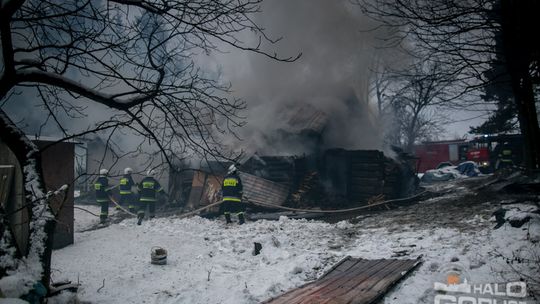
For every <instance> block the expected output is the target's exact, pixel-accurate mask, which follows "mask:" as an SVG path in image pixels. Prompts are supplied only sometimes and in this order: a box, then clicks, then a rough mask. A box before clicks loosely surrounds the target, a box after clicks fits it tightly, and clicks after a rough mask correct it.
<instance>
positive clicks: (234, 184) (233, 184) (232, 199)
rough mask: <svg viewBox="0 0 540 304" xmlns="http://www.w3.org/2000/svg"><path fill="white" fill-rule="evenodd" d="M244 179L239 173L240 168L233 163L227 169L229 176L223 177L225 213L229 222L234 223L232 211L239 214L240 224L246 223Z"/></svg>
mask: <svg viewBox="0 0 540 304" xmlns="http://www.w3.org/2000/svg"><path fill="white" fill-rule="evenodd" d="M242 191H243V187H242V180H240V176H239V175H238V169H236V166H235V165H234V164H233V165H231V166H230V167H229V170H228V171H227V176H225V178H224V179H223V187H222V192H223V214H224V215H225V220H226V222H227V224H230V223H232V221H231V213H235V214H236V215H237V216H238V224H240V225H242V224H244V223H245V218H244V212H245V209H246V207H245V204H243V203H242Z"/></svg>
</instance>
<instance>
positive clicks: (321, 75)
mask: <svg viewBox="0 0 540 304" xmlns="http://www.w3.org/2000/svg"><path fill="white" fill-rule="evenodd" d="M262 11H263V13H261V14H260V15H259V16H258V19H257V22H258V23H259V24H261V25H262V26H263V27H264V28H265V29H266V32H267V33H268V34H269V36H271V37H281V36H283V39H282V40H281V41H279V42H278V43H277V44H276V45H266V46H265V48H266V49H273V48H277V53H278V54H279V55H281V56H294V55H296V54H298V53H300V52H301V53H302V57H301V58H300V59H299V60H298V61H296V62H293V63H282V62H280V63H276V61H273V60H271V59H268V58H266V57H263V56H260V55H258V54H249V53H246V52H243V53H240V52H235V53H231V54H224V55H223V56H221V57H220V58H219V60H218V64H220V65H221V68H222V71H221V72H222V74H221V75H222V77H223V79H224V80H226V81H230V82H231V83H232V85H233V90H234V94H235V95H236V96H238V97H240V98H242V99H244V100H245V101H246V102H247V106H248V110H247V125H246V127H244V128H243V129H241V130H239V132H238V133H239V136H240V137H241V138H242V141H240V142H238V141H236V140H234V139H231V140H230V141H229V144H230V145H231V147H232V148H233V149H238V148H242V149H244V150H246V151H248V152H259V153H261V154H267V155H272V154H273V155H279V154H281V155H283V154H290V153H293V154H298V153H309V152H313V151H312V149H313V147H310V146H308V145H304V143H303V142H301V141H298V138H294V137H293V138H291V137H285V136H282V135H283V134H284V133H283V132H282V131H283V130H285V131H287V130H290V126H289V125H288V121H289V120H290V118H291V117H292V116H293V115H294V114H295V113H296V111H298V109H303V108H305V107H304V106H305V105H310V107H314V108H316V109H318V110H321V111H323V112H325V113H326V114H327V116H328V124H327V126H326V129H325V131H324V132H323V137H322V147H318V148H319V149H321V148H323V149H324V148H335V147H340V148H347V149H381V148H382V147H381V146H382V139H381V137H382V136H381V134H382V131H381V130H380V129H381V128H380V126H379V124H378V122H377V121H374V116H373V115H372V110H371V108H370V106H369V105H368V83H369V79H370V76H371V70H372V67H373V66H372V65H373V62H374V56H375V55H376V45H377V43H378V41H377V38H376V37H375V36H376V35H377V33H375V32H373V31H367V29H372V28H374V27H375V26H376V25H375V24H374V23H373V21H371V20H369V19H368V18H367V17H366V16H363V15H362V14H361V12H360V8H359V7H357V6H354V5H351V4H350V2H349V1H347V0H332V1H329V0H294V1H293V0H272V1H265V2H264V4H263V7H262Z"/></svg>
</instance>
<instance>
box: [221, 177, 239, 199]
mask: <svg viewBox="0 0 540 304" xmlns="http://www.w3.org/2000/svg"><path fill="white" fill-rule="evenodd" d="M242 191H243V186H242V180H240V177H239V176H238V175H237V174H230V175H227V176H226V177H225V178H224V179H223V200H224V201H229V202H241V201H242Z"/></svg>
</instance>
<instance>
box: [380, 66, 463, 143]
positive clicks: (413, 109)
mask: <svg viewBox="0 0 540 304" xmlns="http://www.w3.org/2000/svg"><path fill="white" fill-rule="evenodd" d="M380 71H381V73H379V74H378V75H377V77H375V79H374V81H373V84H372V86H373V90H374V91H375V93H376V94H375V98H376V100H377V101H378V108H379V115H380V117H381V118H382V119H383V120H391V121H392V122H393V124H392V125H390V126H387V128H389V131H388V132H387V134H386V141H387V142H388V143H390V144H393V145H397V146H401V147H403V148H404V150H405V151H408V152H411V151H412V149H413V146H414V144H415V143H417V142H418V141H422V140H431V139H433V138H434V137H436V136H437V135H439V134H440V133H442V131H443V125H444V124H446V123H448V122H449V119H448V118H447V117H446V115H445V112H444V110H445V109H448V108H450V107H452V106H457V102H456V99H458V97H459V96H460V94H459V93H456V92H455V90H454V88H453V83H454V78H453V76H452V75H447V74H446V73H445V72H444V71H443V70H442V69H441V66H440V65H439V64H437V63H430V62H426V61H422V60H416V61H413V62H412V66H410V67H408V68H402V69H401V70H392V69H390V68H381V69H380Z"/></svg>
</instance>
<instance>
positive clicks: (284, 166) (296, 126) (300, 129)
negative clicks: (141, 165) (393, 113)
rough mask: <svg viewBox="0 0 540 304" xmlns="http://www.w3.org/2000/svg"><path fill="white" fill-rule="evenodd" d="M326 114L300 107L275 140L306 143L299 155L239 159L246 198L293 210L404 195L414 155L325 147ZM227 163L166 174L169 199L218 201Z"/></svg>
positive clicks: (412, 179) (410, 187)
mask: <svg viewBox="0 0 540 304" xmlns="http://www.w3.org/2000/svg"><path fill="white" fill-rule="evenodd" d="M327 124H328V115H327V114H326V113H324V112H322V111H319V110H317V109H315V108H314V107H312V106H306V107H299V108H298V110H297V111H296V113H294V115H292V116H291V118H290V120H289V123H288V125H289V126H290V128H288V129H281V130H279V133H280V134H278V135H275V136H273V137H272V136H270V137H269V138H270V140H276V139H277V138H280V139H282V140H284V141H294V142H295V143H301V144H302V145H303V146H304V147H307V149H308V150H309V151H311V153H309V154H308V153H304V154H301V155H260V154H259V153H258V152H255V153H253V154H252V155H250V156H249V157H246V158H245V159H244V160H242V161H240V163H239V165H240V166H239V170H240V171H241V178H242V180H243V183H244V196H245V198H246V199H247V200H248V201H252V202H256V203H260V204H265V205H274V206H288V207H295V208H321V209H338V208H344V207H352V206H361V205H365V204H369V203H371V202H373V201H375V200H377V201H380V200H388V199H395V198H401V197H406V196H409V195H411V194H412V193H414V191H415V190H416V187H417V178H416V174H415V170H414V168H415V166H414V159H413V158H412V157H410V156H409V155H407V154H405V153H400V151H399V150H397V149H394V151H393V154H394V155H393V157H392V158H390V157H388V156H386V155H385V154H384V153H383V152H382V151H378V150H347V149H341V148H330V149H324V147H325V145H324V144H323V139H324V132H325V128H326V126H327ZM230 164H231V163H230V162H229V163H228V162H223V163H220V162H212V163H207V164H206V165H204V166H201V168H200V170H187V171H183V172H179V173H178V174H173V173H172V172H171V173H170V174H171V179H170V183H169V189H171V199H174V200H175V201H177V202H180V203H181V204H182V205H184V206H186V207H187V208H188V209H195V208H198V207H201V206H206V205H209V204H211V203H213V202H216V201H218V200H219V199H220V190H221V182H222V180H223V177H224V176H225V174H226V168H227V167H228V166H229V165H230Z"/></svg>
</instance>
